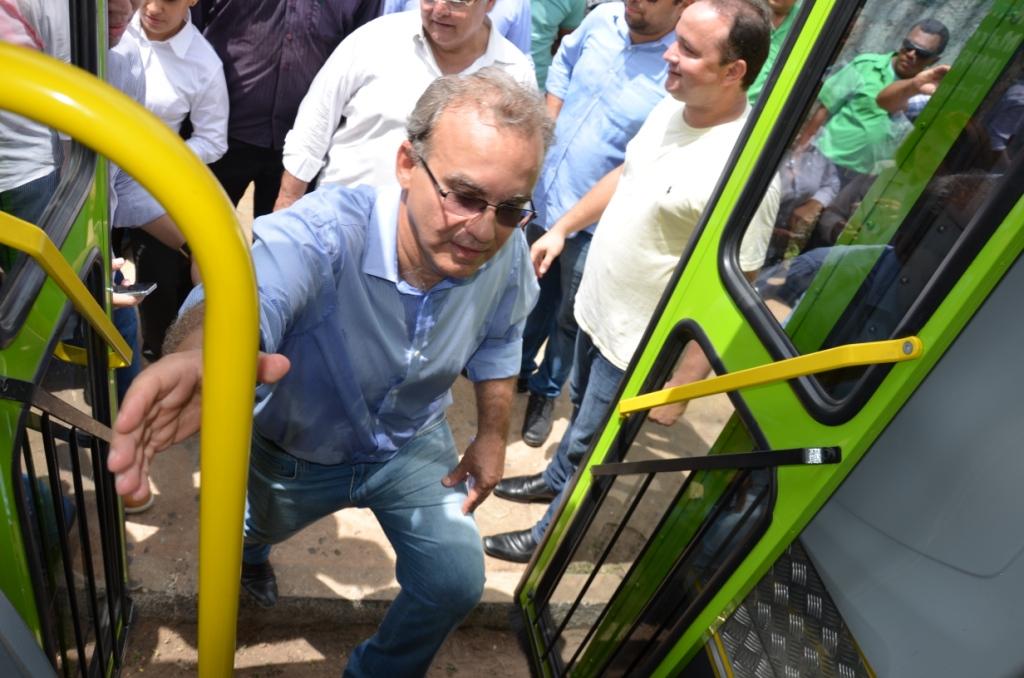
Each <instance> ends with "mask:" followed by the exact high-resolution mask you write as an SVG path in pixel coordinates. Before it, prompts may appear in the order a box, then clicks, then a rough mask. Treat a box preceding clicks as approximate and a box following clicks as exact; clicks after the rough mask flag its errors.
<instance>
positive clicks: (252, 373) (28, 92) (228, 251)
mask: <svg viewBox="0 0 1024 678" xmlns="http://www.w3.org/2000/svg"><path fill="white" fill-rule="evenodd" d="M0 72H2V73H3V74H4V75H3V79H4V84H3V87H0V108H3V109H6V110H8V111H11V112H13V113H17V114H19V115H23V116H25V117H28V118H32V119H34V120H38V121H39V122H42V123H43V124H45V125H48V126H50V127H53V128H56V129H58V130H61V131H63V132H66V133H67V134H69V135H71V136H72V137H74V138H76V139H78V140H79V141H80V142H81V143H83V144H85V145H86V146H88V147H90V148H92V149H94V150H96V151H97V152H98V153H102V154H103V155H105V156H106V157H108V158H109V159H110V160H111V161H113V162H115V163H117V164H118V165H120V166H121V168H122V169H124V170H125V171H126V172H128V173H129V174H130V175H131V176H133V177H135V179H136V180H138V181H139V183H141V184H142V185H143V186H145V187H146V188H147V189H148V190H149V191H150V192H151V193H152V194H153V196H154V197H155V198H156V199H157V200H159V201H160V203H161V204H163V205H164V206H165V207H166V208H167V212H168V213H169V214H170V216H171V218H172V219H174V221H175V223H177V224H178V226H179V227H180V228H181V230H182V232H183V233H184V234H185V237H186V239H187V240H188V242H189V244H190V245H191V247H192V251H193V252H194V253H195V257H196V260H197V262H198V263H199V268H200V271H201V272H202V275H203V281H204V283H205V285H206V325H205V330H204V343H203V349H204V351H203V371H204V378H203V414H202V455H201V471H202V480H203V482H202V486H201V488H200V502H201V508H202V510H201V512H200V519H199V524H200V530H199V555H200V559H199V674H200V675H201V676H227V675H230V674H231V671H232V667H233V663H234V652H235V630H236V625H237V618H238V589H239V573H240V572H241V558H242V515H243V509H244V502H245V484H246V471H247V467H248V458H249V435H250V431H251V428H252V405H253V385H254V384H255V383H256V350H257V346H258V341H259V337H258V331H259V325H258V316H257V306H256V280H255V275H254V273H253V269H252V261H251V259H250V257H249V254H248V248H247V246H246V243H245V240H244V238H243V236H242V230H241V229H240V228H239V226H238V222H237V220H236V219H235V215H234V211H233V209H232V207H231V204H230V203H229V202H228V200H227V197H226V196H225V195H224V191H223V190H222V189H221V188H220V186H218V185H217V183H216V181H215V180H214V178H213V175H211V174H210V172H209V170H208V169H207V168H206V166H205V165H203V163H202V162H201V161H200V160H199V158H198V157H196V156H195V154H193V153H192V152H191V151H190V150H189V149H188V147H187V146H185V144H184V143H182V141H181V139H180V138H178V136H177V135H176V134H174V133H173V132H172V131H171V130H170V129H168V128H167V127H166V126H165V125H163V123H161V122H160V120H158V119H157V118H156V117H154V116H153V115H151V114H149V113H148V112H146V111H145V110H144V109H143V108H142V107H141V106H139V105H138V104H137V103H136V102H135V101H133V100H131V99H130V98H128V97H127V96H125V95H123V94H122V93H121V92H118V91H117V90H115V89H114V88H112V87H110V86H108V85H106V84H105V83H103V82H101V81H99V80H97V79H96V78H94V77H92V76H91V75H90V74H88V73H86V72H84V71H82V70H79V69H78V68H75V67H73V66H68V65H66V64H62V63H60V62H58V61H56V60H54V59H50V58H49V57H46V56H43V55H41V54H39V53H36V52H32V51H30V50H27V49H23V48H20V47H13V46H11V45H7V44H0ZM214 408H216V411H214Z"/></svg>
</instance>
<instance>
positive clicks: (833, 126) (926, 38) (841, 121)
mask: <svg viewBox="0 0 1024 678" xmlns="http://www.w3.org/2000/svg"><path fill="white" fill-rule="evenodd" d="M948 41H949V29H947V28H946V27H945V26H944V25H943V24H942V23H941V22H940V21H937V20H935V19H925V20H924V21H919V22H918V23H916V24H914V26H913V27H912V28H911V29H910V32H909V33H908V34H907V37H906V38H904V40H903V44H902V45H901V46H900V48H899V50H897V51H896V52H890V53H886V54H861V55H860V56H858V57H855V58H854V59H853V61H851V62H850V63H849V64H847V65H846V66H844V67H843V68H842V69H840V70H839V72H837V73H836V74H835V75H833V76H832V77H830V78H829V79H827V80H826V81H825V83H824V84H823V85H822V86H821V92H819V93H818V108H817V109H816V110H815V112H814V114H813V115H812V116H811V119H810V120H809V121H808V123H807V127H806V128H805V129H804V131H803V132H802V133H801V139H800V141H801V142H803V143H802V144H801V143H798V146H800V145H805V144H806V142H807V141H808V140H810V139H811V137H812V136H813V135H814V133H815V132H817V131H818V130H819V129H820V130H821V134H820V135H819V136H818V138H817V139H816V140H815V142H814V145H815V146H816V147H817V148H818V150H820V151H821V152H822V153H823V154H824V155H825V157H827V158H828V159H829V160H831V161H832V162H833V163H835V165H836V166H837V168H838V169H839V173H840V176H841V177H842V178H843V179H844V180H843V183H844V184H845V183H847V182H848V180H849V179H851V178H852V175H853V174H871V173H873V172H874V169H875V165H876V164H877V163H878V161H880V160H887V159H889V158H891V157H892V152H893V151H894V150H895V142H897V141H898V139H894V138H893V135H892V134H891V130H892V125H891V124H890V119H889V113H888V112H887V111H885V110H883V109H882V108H880V107H879V106H878V104H877V103H876V102H875V97H877V96H878V93H879V92H881V91H882V89H884V88H885V87H886V86H888V85H890V84H892V83H893V82H895V81H896V80H903V79H907V78H913V77H914V76H915V75H917V74H918V73H920V72H921V71H922V70H924V69H925V68H927V67H928V66H931V65H932V64H934V63H935V62H936V61H937V60H938V58H939V55H940V54H942V50H944V49H945V47H946V43H947V42H948Z"/></svg>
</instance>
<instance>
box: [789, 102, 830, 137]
mask: <svg viewBox="0 0 1024 678" xmlns="http://www.w3.org/2000/svg"><path fill="white" fill-rule="evenodd" d="M828 117H829V113H828V109H827V108H825V107H824V106H822V105H821V104H820V103H819V104H815V109H814V112H813V113H812V114H811V117H810V118H808V119H807V122H805V123H804V126H803V127H802V128H801V129H800V134H799V135H798V136H797V139H796V143H795V144H794V148H803V147H804V146H806V145H807V144H809V143H810V142H811V139H813V138H814V135H815V134H817V133H818V130H819V129H821V126H822V125H824V124H825V123H826V122H828Z"/></svg>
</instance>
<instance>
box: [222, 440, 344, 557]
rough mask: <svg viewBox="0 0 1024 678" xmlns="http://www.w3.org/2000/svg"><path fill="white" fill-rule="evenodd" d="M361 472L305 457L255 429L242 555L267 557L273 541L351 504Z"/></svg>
mask: <svg viewBox="0 0 1024 678" xmlns="http://www.w3.org/2000/svg"><path fill="white" fill-rule="evenodd" d="M358 472H359V467H358V466H351V465H348V464H339V465H337V466H322V465H320V464H312V463H309V462H306V461H302V460H300V459H297V458H295V457H293V456H291V455H290V454H287V453H286V452H284V451H283V450H282V449H281V448H279V447H278V446H277V445H275V444H274V443H272V442H270V441H269V440H266V439H265V438H263V437H261V436H260V435H258V434H256V433H254V434H253V437H252V451H251V452H250V458H249V487H248V492H247V494H246V498H245V532H244V536H245V546H244V548H243V550H242V560H243V561H244V562H246V563H249V564H256V563H261V562H265V561H266V560H267V558H268V557H270V546H271V544H278V543H280V542H282V541H284V540H285V539H287V538H288V537H290V536H292V535H293V534H295V533H296V532H298V531H299V530H301V529H302V528H304V527H306V526H307V525H311V524H312V523H314V522H316V521H317V520H319V519H320V518H323V517H324V516H326V515H330V514H331V513H334V512H335V511H337V510H339V509H343V508H345V507H346V506H351V505H352V501H351V488H352V485H353V482H354V478H355V477H356V476H357V475H358Z"/></svg>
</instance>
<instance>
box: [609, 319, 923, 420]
mask: <svg viewBox="0 0 1024 678" xmlns="http://www.w3.org/2000/svg"><path fill="white" fill-rule="evenodd" d="M923 350H924V345H923V344H922V343H921V340H920V339H918V338H917V337H907V338H905V339H890V340H888V341H871V342H867V343H863V344H847V345H846V346H837V347H836V348H829V349H826V350H824V351H818V352H817V353H808V354H807V355H802V356H797V357H796V358H788V359H787V360H780V361H778V362H774V363H770V364H768V365H761V366H759V367H751V368H750V369H746V370H740V371H739V372H731V373H729V374H723V375H721V376H718V377H712V378H711V379H704V380H702V381H695V382H693V383H690V384H683V385H682V386H675V387H673V388H666V389H662V390H660V391H653V392H652V393H645V394H644V395H639V396H635V397H633V398H626V399H625V400H623V401H621V402H620V403H619V414H620V415H623V416H624V415H627V414H632V413H633V412H640V411H641V410H649V409H651V408H652V407H658V406H660V405H669V404H671V403H678V402H680V401H683V400H693V399H694V398H703V397H704V396H709V395H715V394H716V393H728V392H730V391H738V390H740V389H743V388H750V387H751V386H763V385H764V384H771V383H773V382H778V381H788V380H790V379H796V378H797V377H803V376H806V375H808V374H817V373H818V372H828V371H830V370H838V369H840V368H843V367H857V366H859V365H875V364H878V363H898V362H903V361H905V360H914V359H915V358H917V357H919V356H920V355H921V352H922V351H923Z"/></svg>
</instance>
